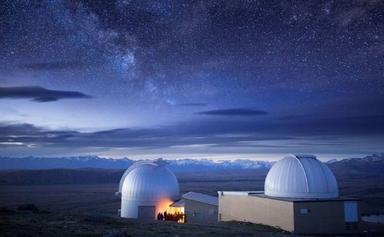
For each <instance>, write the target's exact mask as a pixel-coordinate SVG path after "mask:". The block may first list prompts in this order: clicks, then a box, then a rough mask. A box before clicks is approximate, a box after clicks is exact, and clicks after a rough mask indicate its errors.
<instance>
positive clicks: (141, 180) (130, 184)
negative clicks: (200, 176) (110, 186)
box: [119, 161, 180, 201]
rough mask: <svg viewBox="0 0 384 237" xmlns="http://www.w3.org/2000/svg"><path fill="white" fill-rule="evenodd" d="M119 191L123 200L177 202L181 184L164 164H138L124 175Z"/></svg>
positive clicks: (147, 162)
mask: <svg viewBox="0 0 384 237" xmlns="http://www.w3.org/2000/svg"><path fill="white" fill-rule="evenodd" d="M119 191H120V193H121V195H122V199H123V200H130V201H133V200H136V201H158V200H161V199H165V198H166V199H172V200H177V199H178V198H180V196H179V183H178V181H177V179H176V176H175V175H174V174H173V173H172V172H171V171H170V170H169V169H168V168H167V167H166V166H165V165H163V164H159V163H157V162H151V161H145V162H136V163H135V164H133V165H132V166H131V167H130V168H129V169H127V171H126V172H125V173H124V175H123V177H122V178H121V181H120V187H119Z"/></svg>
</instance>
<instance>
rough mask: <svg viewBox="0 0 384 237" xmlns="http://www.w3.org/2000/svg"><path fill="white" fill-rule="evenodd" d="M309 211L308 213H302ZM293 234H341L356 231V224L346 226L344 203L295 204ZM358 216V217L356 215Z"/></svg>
mask: <svg viewBox="0 0 384 237" xmlns="http://www.w3.org/2000/svg"><path fill="white" fill-rule="evenodd" d="M304 210H309V211H304ZM294 213H295V214H294V217H295V231H294V232H295V233H300V234H342V233H353V232H356V231H357V230H358V224H359V223H358V222H357V223H353V224H352V225H350V226H348V224H347V223H345V217H344V201H342V200H340V201H329V202H324V201H322V202H296V203H295V204H294ZM358 216H360V215H359V214H358Z"/></svg>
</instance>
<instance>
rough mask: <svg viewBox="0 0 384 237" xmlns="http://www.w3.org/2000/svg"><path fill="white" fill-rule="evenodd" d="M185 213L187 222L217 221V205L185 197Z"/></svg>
mask: <svg viewBox="0 0 384 237" xmlns="http://www.w3.org/2000/svg"><path fill="white" fill-rule="evenodd" d="M184 202H185V204H184V213H185V220H186V222H187V223H213V222H217V208H218V207H217V206H214V205H209V204H206V203H202V202H196V201H192V200H188V199H184Z"/></svg>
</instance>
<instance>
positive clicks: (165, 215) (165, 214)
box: [164, 211, 168, 220]
mask: <svg viewBox="0 0 384 237" xmlns="http://www.w3.org/2000/svg"><path fill="white" fill-rule="evenodd" d="M167 215H168V214H167V211H165V212H164V220H168V216H167Z"/></svg>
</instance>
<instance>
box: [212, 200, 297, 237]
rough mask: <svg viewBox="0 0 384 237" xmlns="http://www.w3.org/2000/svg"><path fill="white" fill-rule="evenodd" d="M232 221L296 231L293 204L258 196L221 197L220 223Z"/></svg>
mask: <svg viewBox="0 0 384 237" xmlns="http://www.w3.org/2000/svg"><path fill="white" fill-rule="evenodd" d="M232 220H235V221H244V222H253V223H258V224H264V225H270V226H274V227H278V228H281V229H284V230H287V231H294V222H293V203H292V202H286V201H280V200H274V199H268V198H261V197H257V196H246V195H244V196H240V195H226V194H224V195H219V221H232Z"/></svg>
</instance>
